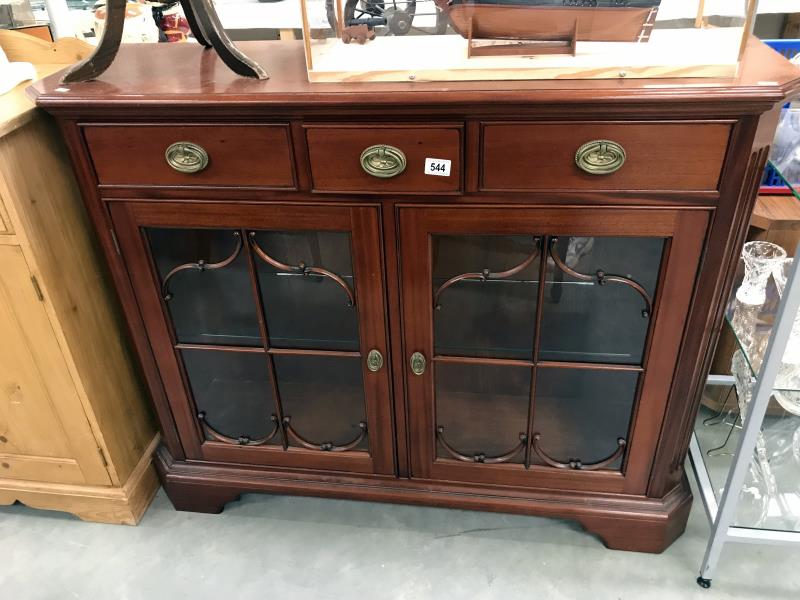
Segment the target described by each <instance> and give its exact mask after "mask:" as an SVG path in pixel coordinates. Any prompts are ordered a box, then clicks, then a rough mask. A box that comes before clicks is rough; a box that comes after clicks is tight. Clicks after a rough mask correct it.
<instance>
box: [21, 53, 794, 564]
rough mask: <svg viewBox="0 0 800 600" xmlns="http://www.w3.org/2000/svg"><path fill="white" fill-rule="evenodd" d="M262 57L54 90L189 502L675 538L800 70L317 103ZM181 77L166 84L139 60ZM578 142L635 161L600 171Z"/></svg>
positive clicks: (165, 474)
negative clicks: (362, 508) (697, 432)
mask: <svg viewBox="0 0 800 600" xmlns="http://www.w3.org/2000/svg"><path fill="white" fill-rule="evenodd" d="M247 51H248V53H250V54H251V55H254V56H255V57H256V58H257V59H258V60H260V61H261V62H262V63H263V64H265V65H268V66H269V70H270V72H271V74H272V78H271V79H270V80H269V81H266V82H258V81H249V80H244V79H238V78H236V77H235V76H233V75H232V74H229V73H228V72H227V71H225V70H224V69H222V68H221V67H220V65H218V64H217V63H216V62H215V61H216V60H217V59H216V58H215V57H214V56H213V55H203V57H202V60H201V59H200V55H201V54H202V50H201V49H199V48H193V47H191V46H184V47H180V46H179V47H150V46H141V47H136V46H132V47H124V48H122V49H121V51H120V58H119V59H118V60H117V61H116V62H115V63H114V66H113V67H112V68H111V69H110V70H109V71H108V72H107V73H106V74H105V75H104V76H103V77H102V79H101V80H100V81H97V82H91V83H83V84H77V85H72V86H69V87H68V88H65V87H60V86H59V85H58V83H57V81H55V80H46V81H45V82H44V83H43V84H40V85H39V86H38V88H37V89H36V92H37V94H38V102H39V104H40V105H41V106H44V107H45V108H46V109H47V110H49V111H51V112H52V113H53V114H54V115H56V117H57V118H58V119H59V122H60V124H61V127H62V132H63V134H64V136H65V138H66V140H67V142H68V144H69V146H70V148H71V151H72V158H73V161H74V165H75V169H76V173H77V175H78V178H79V181H80V183H81V186H82V189H83V193H84V198H85V201H86V204H87V207H88V208H89V211H90V213H91V215H92V218H93V220H94V224H95V226H96V229H97V232H98V235H99V237H100V241H101V243H102V245H103V248H104V250H105V253H106V257H107V259H108V262H109V265H110V267H111V269H112V272H113V274H114V277H115V281H116V286H117V290H118V293H119V295H120V298H121V300H122V302H123V305H124V307H125V309H126V315H127V319H128V324H129V326H130V329H131V332H132V335H133V337H134V340H135V342H136V345H137V349H138V355H139V359H140V361H141V363H142V367H143V370H144V372H145V373H146V375H147V379H148V383H149V388H150V392H151V394H152V396H153V400H154V404H155V407H156V409H157V411H158V415H159V420H160V424H161V427H162V430H163V443H162V445H161V447H160V448H159V450H158V452H157V455H156V465H157V467H158V470H159V473H160V476H161V480H162V482H163V484H164V486H165V488H166V490H167V493H168V495H169V496H170V498H171V500H172V501H173V503H174V505H175V506H176V507H177V508H179V509H184V510H197V511H206V512H218V511H220V510H222V508H223V506H224V504H225V503H226V502H229V501H231V500H233V499H235V498H236V497H237V496H238V495H239V494H241V493H243V492H252V491H262V492H273V493H289V494H311V495H320V496H331V497H345V498H358V499H366V500H378V501H390V502H408V503H416V504H430V505H437V506H452V507H462V508H473V509H484V510H497V511H510V512H519V513H524V514H534V515H544V516H555V517H562V518H571V519H577V520H578V521H580V522H581V523H582V524H583V525H584V526H585V527H586V528H587V529H589V530H590V531H592V532H594V533H596V534H598V535H599V536H600V537H601V538H602V539H603V541H604V542H605V543H606V544H607V545H608V546H610V547H613V548H624V549H631V550H642V551H651V552H655V551H661V550H663V549H664V548H665V547H666V546H668V545H669V544H670V543H671V542H672V541H673V540H674V539H675V538H676V537H677V536H678V535H680V533H681V532H682V531H683V529H684V527H685V523H686V519H687V517H688V512H689V508H690V505H691V495H690V492H689V488H688V484H687V482H686V478H685V476H684V473H683V459H684V458H685V455H686V449H687V445H688V438H689V433H690V427H691V423H692V420H693V416H694V412H695V410H696V408H697V403H698V397H699V392H700V389H701V387H702V381H703V379H704V376H705V373H706V371H707V368H708V363H709V360H710V356H709V348H710V347H712V346H713V343H714V341H715V339H716V337H717V335H718V332H719V327H720V324H721V317H722V311H723V300H724V298H726V297H727V291H728V289H729V287H730V285H731V280H732V270H733V267H734V264H735V258H736V256H737V253H738V248H739V244H740V243H741V240H742V238H743V235H744V231H745V228H746V225H747V220H748V216H749V211H750V210H751V207H752V203H753V201H754V198H755V192H756V188H757V185H758V182H759V177H760V173H761V170H762V169H763V166H764V163H765V161H766V156H767V150H768V144H769V141H770V140H771V137H772V134H773V131H774V127H775V122H776V117H777V114H778V113H777V111H778V109H779V107H780V105H781V103H782V102H783V100H784V99H785V97H786V96H787V95H789V94H791V93H792V92H793V91H795V90H796V89H797V88H798V87H800V77H799V76H798V72H797V71H796V70H795V69H794V68H793V67H791V66H790V65H789V64H788V63H787V62H786V61H784V60H783V59H782V58H781V57H780V56H778V55H777V54H774V53H772V52H771V51H770V50H768V49H767V48H766V47H764V46H763V45H761V44H760V42H756V41H754V42H753V43H752V44H751V45H750V47H749V48H748V51H747V53H746V56H745V61H744V63H743V67H742V72H741V73H740V75H739V76H738V77H737V78H736V79H730V80H714V81H713V82H707V83H705V84H704V85H702V86H698V85H696V83H697V82H696V81H692V80H668V81H667V82H664V81H661V82H658V85H655V84H653V82H648V81H645V80H639V81H575V82H564V81H548V82H495V83H487V82H482V83H480V84H477V83H475V84H472V83H450V84H447V85H445V84H436V83H409V84H399V83H393V84H378V83H373V84H357V83H354V84H336V85H332V84H313V85H312V84H309V83H307V82H306V81H305V72H304V67H303V62H302V47H301V46H300V45H299V44H294V43H259V44H253V45H252V46H251V47H249V48H248V49H247ZM167 54H169V55H170V56H169V57H167V56H166V55H167ZM167 59H169V60H170V64H173V65H176V67H175V72H174V73H172V74H171V75H170V77H172V79H170V80H169V82H165V81H164V80H163V78H164V75H163V74H155V73H154V74H150V73H149V71H150V70H149V69H147V68H145V66H146V65H148V64H155V63H156V62H163V61H164V60H167ZM206 59H207V60H206ZM198 61H199V62H198ZM212 73H213V76H212ZM587 144H588V147H592V148H594V150H593V151H594V152H595V153H599V154H600V155H602V156H603V157H604V156H605V155H606V153H607V152H608V149H609V148H612V149H615V148H618V149H620V151H619V153H620V154H622V155H623V156H624V161H619V163H618V164H617V165H616V166H615V170H614V169H611V170H604V169H600V170H599V171H600V172H598V170H596V169H595V170H594V171H593V170H592V169H591V168H585V167H586V164H583V165H582V163H581V161H582V157H583V158H585V156H586V150H585V148H586V147H587ZM595 158H596V156H595ZM589 159H590V161H591V160H592V157H589ZM431 165H433V168H431ZM437 165H438V166H437ZM582 167H583V168H582Z"/></svg>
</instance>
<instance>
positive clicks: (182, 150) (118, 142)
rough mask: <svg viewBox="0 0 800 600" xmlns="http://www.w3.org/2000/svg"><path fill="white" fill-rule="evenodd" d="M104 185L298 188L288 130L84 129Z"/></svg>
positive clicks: (247, 127)
mask: <svg viewBox="0 0 800 600" xmlns="http://www.w3.org/2000/svg"><path fill="white" fill-rule="evenodd" d="M83 134H84V137H85V139H86V145H87V146H88V148H89V154H90V155H91V158H92V162H93V164H94V169H95V172H96V173H97V180H98V182H99V183H100V185H130V186H209V187H214V186H220V187H226V186H236V187H260V188H278V189H294V188H295V177H294V168H293V164H292V163H293V161H292V152H291V144H290V137H289V128H288V126H287V125H280V124H279V125H231V124H216V125H194V124H192V125H157V124H152V125H85V126H83Z"/></svg>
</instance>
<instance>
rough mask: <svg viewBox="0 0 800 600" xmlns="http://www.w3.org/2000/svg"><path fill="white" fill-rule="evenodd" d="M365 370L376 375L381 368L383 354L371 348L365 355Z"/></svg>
mask: <svg viewBox="0 0 800 600" xmlns="http://www.w3.org/2000/svg"><path fill="white" fill-rule="evenodd" d="M367 368H368V369H369V370H370V371H372V372H373V373H377V372H378V371H380V370H381V369H382V368H383V354H381V352H380V350H378V349H376V348H373V349H372V350H370V351H369V354H367Z"/></svg>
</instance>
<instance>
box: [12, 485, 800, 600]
mask: <svg viewBox="0 0 800 600" xmlns="http://www.w3.org/2000/svg"><path fill="white" fill-rule="evenodd" d="M708 531H709V528H708V524H707V522H706V518H705V514H704V513H703V509H702V506H701V505H700V503H699V500H698V499H697V497H696V496H695V506H694V509H693V511H692V515H691V518H690V521H689V527H688V529H687V531H686V533H685V534H684V535H683V537H681V538H680V539H679V540H678V541H677V542H676V543H675V544H673V545H672V546H671V547H670V548H669V549H668V550H667V551H666V552H665V553H664V554H662V555H647V554H636V553H630V552H618V551H611V550H606V549H605V548H604V547H603V546H602V544H601V543H600V542H599V541H598V540H597V539H596V538H594V537H593V536H591V535H588V534H586V533H584V532H582V530H581V529H580V527H578V526H577V525H576V524H574V523H570V522H567V521H559V520H554V519H540V518H533V517H521V516H514V515H500V514H489V513H479V512H468V511H459V510H444V509H436V508H417V507H411V506H396V505H389V504H372V503H366V502H350V501H338V500H322V499H315V498H291V497H286V496H260V495H252V494H251V495H246V496H243V497H242V500H241V501H240V502H235V503H232V504H229V505H228V507H227V508H226V509H225V512H224V513H222V514H221V515H202V514H193V513H181V512H176V511H175V510H173V508H172V505H171V504H170V503H169V500H168V499H167V498H166V496H165V495H164V493H163V491H160V492H159V493H158V496H157V497H156V499H155V501H154V503H153V505H152V506H151V507H150V509H149V510H148V512H147V514H146V515H145V517H144V519H143V520H142V522H141V524H140V525H139V526H138V527H125V526H117V525H99V524H92V523H83V522H81V521H79V520H78V519H76V518H74V517H71V516H69V515H64V514H60V513H57V512H46V511H37V510H33V509H29V508H27V507H24V506H20V505H15V506H8V507H0V542H1V543H2V550H0V599H2V600H62V599H72V598H85V599H89V600H94V599H98V600H100V599H102V600H138V599H142V600H145V599H146V600H162V599H165V600H167V599H168V600H179V599H183V598H186V599H191V600H205V599H213V600H220V599H221V598H223V599H225V600H250V599H258V600H264V599H265V598H270V597H280V598H283V599H292V600H295V599H297V600H305V599H325V600H339V599H346V598H356V599H364V600H380V599H383V598H392V599H409V600H427V599H436V600H450V599H462V598H463V599H469V600H479V599H484V598H500V599H503V600H509V599H517V598H519V599H521V600H522V599H525V600H531V599H536V600H542V599H551V598H553V599H560V598H564V599H587V598H588V599H591V600H604V599H607V598H608V599H621V598H624V599H628V598H630V599H637V600H639V599H642V598H657V599H659V600H668V599H672V598H676V599H677V598H680V599H681V600H688V599H691V598H698V599H704V600H711V599H713V600H717V599H721V598H770V599H772V600H775V599H778V598H787V599H788V598H792V599H797V598H800V568H798V560H800V548H798V549H795V548H786V547H768V546H747V545H729V546H728V547H727V548H726V549H725V551H724V552H723V556H722V562H721V565H720V568H719V570H718V572H717V574H716V576H715V578H714V583H713V588H712V589H711V590H702V589H700V588H699V587H698V586H697V584H696V583H695V581H694V580H695V577H696V574H697V573H696V572H697V569H698V568H699V563H700V559H701V558H702V554H703V551H704V549H705V544H706V540H707V536H708Z"/></svg>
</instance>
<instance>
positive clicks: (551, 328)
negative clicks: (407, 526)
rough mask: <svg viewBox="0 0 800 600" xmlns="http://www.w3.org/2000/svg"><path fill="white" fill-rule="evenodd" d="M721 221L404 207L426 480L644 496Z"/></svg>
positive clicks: (412, 382) (414, 422)
mask: <svg viewBox="0 0 800 600" xmlns="http://www.w3.org/2000/svg"><path fill="white" fill-rule="evenodd" d="M707 222H708V214H707V213H706V212H703V211H694V210H692V211H678V210H661V209H658V210H655V209H653V210H650V209H625V208H621V209H616V208H603V209H592V208H466V207H459V208H456V209H450V208H401V209H400V224H401V225H400V237H401V261H402V278H403V281H402V285H403V290H404V295H403V327H404V333H405V354H406V356H405V359H406V381H407V394H408V405H409V413H410V426H409V430H410V440H409V444H410V453H411V462H412V470H413V475H414V476H415V477H420V478H426V479H446V480H450V481H459V480H461V481H466V482H482V483H489V484H500V485H516V486H537V487H564V486H567V488H569V489H577V490H595V491H606V492H626V493H643V492H644V491H645V488H646V485H647V478H648V474H649V471H650V463H651V460H652V456H653V452H654V450H655V446H656V441H657V438H658V435H659V431H660V426H661V419H662V416H663V414H664V409H665V406H666V402H667V396H668V394H669V389H670V383H671V379H672V373H673V371H674V368H675V364H676V356H677V354H678V350H679V346H680V342H681V336H682V332H683V325H684V321H685V318H686V314H687V311H688V307H689V302H690V298H691V293H692V289H693V286H694V279H695V275H696V272H697V267H698V264H699V259H700V254H701V248H702V243H703V238H704V235H705V231H706V226H707Z"/></svg>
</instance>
